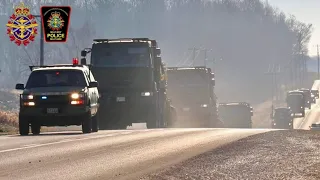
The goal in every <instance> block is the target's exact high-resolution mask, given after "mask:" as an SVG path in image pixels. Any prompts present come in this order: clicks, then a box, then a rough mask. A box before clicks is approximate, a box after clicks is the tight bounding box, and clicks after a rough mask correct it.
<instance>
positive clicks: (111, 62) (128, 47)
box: [91, 43, 151, 67]
mask: <svg viewBox="0 0 320 180" xmlns="http://www.w3.org/2000/svg"><path fill="white" fill-rule="evenodd" d="M150 55H151V54H150V52H149V47H148V44H146V43H110V44H95V45H93V47H92V52H91V62H92V64H94V65H95V66H102V67H148V66H150V61H151V58H150V57H151V56H150Z"/></svg>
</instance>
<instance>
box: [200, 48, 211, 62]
mask: <svg viewBox="0 0 320 180" xmlns="http://www.w3.org/2000/svg"><path fill="white" fill-rule="evenodd" d="M202 51H204V66H207V62H208V56H207V53H208V51H212V49H206V48H205V49H202Z"/></svg>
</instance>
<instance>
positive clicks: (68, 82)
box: [26, 70, 87, 89]
mask: <svg viewBox="0 0 320 180" xmlns="http://www.w3.org/2000/svg"><path fill="white" fill-rule="evenodd" d="M57 86H76V87H84V86H87V82H86V80H85V77H84V74H83V72H82V71H80V70H46V71H43V70H42V71H34V72H32V73H31V75H30V77H29V80H28V82H27V85H26V88H27V89H28V88H37V87H57Z"/></svg>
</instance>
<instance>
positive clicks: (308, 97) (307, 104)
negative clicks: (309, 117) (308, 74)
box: [298, 88, 312, 109]
mask: <svg viewBox="0 0 320 180" xmlns="http://www.w3.org/2000/svg"><path fill="white" fill-rule="evenodd" d="M298 91H301V92H303V94H304V97H305V107H307V108H308V109H311V104H312V97H311V91H310V89H305V88H302V89H299V90H298Z"/></svg>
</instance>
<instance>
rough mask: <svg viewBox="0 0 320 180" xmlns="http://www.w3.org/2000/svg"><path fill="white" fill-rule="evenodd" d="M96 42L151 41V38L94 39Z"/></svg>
mask: <svg viewBox="0 0 320 180" xmlns="http://www.w3.org/2000/svg"><path fill="white" fill-rule="evenodd" d="M93 41H94V42H103V43H109V42H113V41H116V42H118V41H119V42H126V41H133V42H144V41H151V40H150V39H149V38H116V39H94V40H93Z"/></svg>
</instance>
